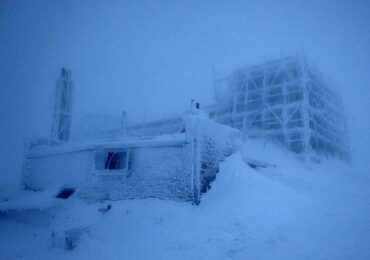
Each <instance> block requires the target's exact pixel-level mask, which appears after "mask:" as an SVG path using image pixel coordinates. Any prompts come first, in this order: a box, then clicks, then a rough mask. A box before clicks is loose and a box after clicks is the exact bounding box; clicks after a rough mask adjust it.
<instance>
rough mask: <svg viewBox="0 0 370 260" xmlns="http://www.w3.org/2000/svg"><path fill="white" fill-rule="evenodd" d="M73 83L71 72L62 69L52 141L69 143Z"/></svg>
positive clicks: (57, 88) (56, 90)
mask: <svg viewBox="0 0 370 260" xmlns="http://www.w3.org/2000/svg"><path fill="white" fill-rule="evenodd" d="M72 98H73V82H72V80H71V70H67V69H64V68H63V69H62V70H61V75H60V76H59V78H58V80H57V85H56V89H55V105H54V115H53V125H52V129H51V140H53V141H68V140H69V138H70V128H71V117H72V105H73V100H72Z"/></svg>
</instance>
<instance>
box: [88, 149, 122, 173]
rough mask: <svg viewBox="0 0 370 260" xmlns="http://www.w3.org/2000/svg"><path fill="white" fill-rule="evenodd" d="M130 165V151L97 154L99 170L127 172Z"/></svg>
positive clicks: (96, 160)
mask: <svg viewBox="0 0 370 260" xmlns="http://www.w3.org/2000/svg"><path fill="white" fill-rule="evenodd" d="M127 164H128V151H125V150H118V151H117V150H116V151H114V150H108V151H106V150H105V151H101V152H97V153H96V154H95V168H96V169H97V170H103V171H104V170H125V169H126V168H127Z"/></svg>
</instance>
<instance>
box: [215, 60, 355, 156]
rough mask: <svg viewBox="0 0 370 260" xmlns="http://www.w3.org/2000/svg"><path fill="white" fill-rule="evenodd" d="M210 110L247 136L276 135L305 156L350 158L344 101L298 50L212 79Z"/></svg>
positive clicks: (269, 137) (286, 145)
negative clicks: (212, 94)
mask: <svg viewBox="0 0 370 260" xmlns="http://www.w3.org/2000/svg"><path fill="white" fill-rule="evenodd" d="M215 89H216V105H215V106H214V107H213V108H211V109H210V111H209V112H210V116H211V117H212V118H214V119H215V120H216V121H218V122H221V123H224V124H226V125H230V126H232V127H235V128H237V129H239V130H241V131H242V133H243V134H244V135H245V136H248V137H259V138H268V139H273V140H277V141H278V142H280V143H282V144H283V145H284V146H285V147H287V148H288V149H289V150H291V151H293V152H295V153H297V154H299V155H300V156H302V157H304V158H306V159H312V158H319V157H321V156H322V155H324V156H326V155H333V156H336V157H339V158H341V159H344V160H348V159H349V157H350V156H349V144H348V138H347V129H346V122H345V119H344V114H343V109H342V102H341V99H340V97H339V95H338V93H336V92H334V91H333V90H332V89H331V86H329V85H328V83H327V82H325V81H324V80H323V78H322V76H321V74H320V73H318V72H317V71H316V69H315V68H314V67H311V66H310V65H309V64H308V63H307V61H306V59H305V58H304V57H302V56H290V57H284V58H281V59H277V60H273V61H269V62H265V63H262V64H259V65H255V66H250V67H246V68H242V69H239V70H237V71H235V72H234V73H233V74H232V75H231V76H230V77H228V78H225V79H220V80H216V82H215Z"/></svg>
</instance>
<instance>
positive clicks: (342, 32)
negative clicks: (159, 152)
mask: <svg viewBox="0 0 370 260" xmlns="http://www.w3.org/2000/svg"><path fill="white" fill-rule="evenodd" d="M298 52H299V53H304V54H306V56H307V57H308V59H309V60H310V61H311V62H312V63H314V64H316V65H317V67H318V68H319V69H320V70H321V71H322V73H323V75H324V77H326V78H327V79H329V80H330V81H332V82H333V83H334V84H335V85H336V88H337V90H338V91H340V92H341V95H342V96H343V100H344V103H345V111H346V118H347V121H348V125H349V130H350V137H351V147H352V150H353V154H354V161H355V163H356V164H357V166H358V167H359V168H362V169H363V171H362V172H363V173H368V172H369V170H370V167H369V166H370V165H369V163H368V161H367V157H368V154H367V150H368V147H369V146H370V131H369V128H370V116H369V115H368V111H369V110H368V106H369V105H370V101H369V100H370V90H369V87H370V86H369V84H370V2H369V1H365V0H357V1H288V0H286V1H252V0H251V1H159V0H158V1H118V0H107V1H98V0H96V1H87V0H81V1H56V0H55V1H52V0H51V1H42V0H34V1H26V0H24V1H20V0H14V1H11V0H0V93H1V101H0V127H1V129H0V134H1V135H0V145H1V156H0V184H7V185H17V184H18V183H19V172H20V169H21V161H22V152H23V143H24V140H25V139H26V138H30V137H33V136H41V137H48V136H49V132H50V127H51V121H52V108H53V98H54V88H55V83H56V77H57V75H58V74H59V70H60V68H61V67H62V66H66V67H68V68H71V69H72V73H73V74H72V77H73V80H74V82H75V87H76V91H75V105H74V118H75V119H78V118H79V116H81V115H83V114H87V113H97V114H113V115H117V116H119V115H120V114H121V111H122V110H126V111H127V113H128V120H130V121H131V122H137V121H142V120H149V119H152V118H158V117H161V116H163V115H164V114H168V115H170V114H172V113H174V112H177V111H182V110H184V109H185V108H186V107H187V106H188V104H189V100H190V99H193V98H194V99H197V100H199V101H200V102H201V103H202V104H210V103H212V98H213V89H212V84H213V82H212V79H213V77H214V76H215V75H216V76H218V75H221V76H222V75H227V74H228V73H230V72H231V71H232V70H233V69H234V68H237V67H239V66H243V65H247V64H253V63H254V62H259V61H264V60H267V59H270V58H275V57H279V56H281V55H288V54H295V53H298Z"/></svg>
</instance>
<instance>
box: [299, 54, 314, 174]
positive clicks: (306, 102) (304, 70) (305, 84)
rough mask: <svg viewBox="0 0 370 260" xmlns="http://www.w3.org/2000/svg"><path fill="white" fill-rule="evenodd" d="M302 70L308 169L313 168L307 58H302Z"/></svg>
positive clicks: (305, 145)
mask: <svg viewBox="0 0 370 260" xmlns="http://www.w3.org/2000/svg"><path fill="white" fill-rule="evenodd" d="M300 64H301V69H302V87H303V126H304V143H303V149H304V150H303V151H304V160H305V164H306V166H307V167H309V168H310V167H311V150H312V149H311V144H310V139H311V134H310V114H309V113H310V112H309V89H308V81H309V79H308V68H307V62H306V59H305V57H302V56H300Z"/></svg>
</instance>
